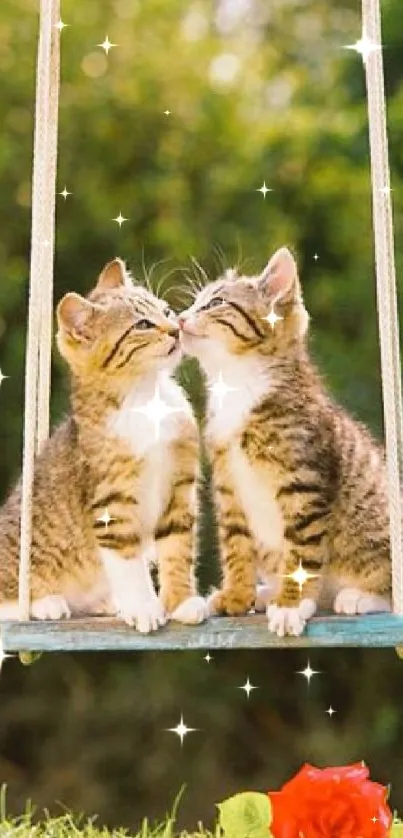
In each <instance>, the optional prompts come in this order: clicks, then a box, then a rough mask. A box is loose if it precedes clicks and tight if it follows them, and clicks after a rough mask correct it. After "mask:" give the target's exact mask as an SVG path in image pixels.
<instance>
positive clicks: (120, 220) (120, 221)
mask: <svg viewBox="0 0 403 838" xmlns="http://www.w3.org/2000/svg"><path fill="white" fill-rule="evenodd" d="M128 220H129V219H128V218H125V217H124V215H122V213H121V212H120V213H119V215H117V216H116V218H112V221H116V223H117V224H119V227H121V226H122V224H124V223H125V221H128Z"/></svg>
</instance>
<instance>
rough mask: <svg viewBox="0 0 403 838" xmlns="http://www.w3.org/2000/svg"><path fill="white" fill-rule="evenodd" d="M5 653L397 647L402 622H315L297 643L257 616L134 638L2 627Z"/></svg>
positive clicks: (111, 632)
mask: <svg viewBox="0 0 403 838" xmlns="http://www.w3.org/2000/svg"><path fill="white" fill-rule="evenodd" d="M0 625H1V636H2V642H3V647H4V650H5V651H6V652H18V651H20V650H26V651H44V652H63V651H65V652H84V651H100V650H101V651H102V650H103V651H112V650H116V651H120V652H123V651H132V650H140V651H147V650H148V651H159V650H161V651H162V650H174V649H279V648H303V647H315V646H317V647H326V646H327V647H332V646H366V647H372V646H373V647H375V646H378V647H382V646H383V647H388V646H390V647H393V646H398V645H402V646H403V617H397V616H395V615H394V614H376V615H375V614H374V615H367V616H364V617H333V616H329V617H327V616H326V617H318V618H315V619H313V620H312V621H311V622H310V623H309V625H308V629H307V631H306V633H305V634H303V635H302V636H301V637H287V638H279V637H277V636H276V635H273V634H270V633H269V631H268V629H267V623H266V619H265V617H264V616H262V615H254V614H253V615H247V616H245V617H239V618H233V617H220V618H217V617H216V618H214V619H211V620H209V621H208V622H206V623H203V624H202V625H200V626H181V625H178V624H177V623H170V624H169V625H168V626H166V627H164V628H163V629H160V630H159V631H158V632H153V633H152V634H146V635H144V634H139V633H138V632H136V631H135V630H134V629H130V628H129V627H128V626H126V625H124V624H123V623H120V622H118V621H117V620H108V619H104V618H96V619H91V620H84V619H83V620H65V621H60V622H59V621H57V622H35V621H32V622H30V623H18V622H3V623H0Z"/></svg>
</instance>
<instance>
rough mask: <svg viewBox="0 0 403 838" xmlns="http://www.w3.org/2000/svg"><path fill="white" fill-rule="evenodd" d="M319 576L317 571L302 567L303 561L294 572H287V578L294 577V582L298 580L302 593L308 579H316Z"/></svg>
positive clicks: (285, 575)
mask: <svg viewBox="0 0 403 838" xmlns="http://www.w3.org/2000/svg"><path fill="white" fill-rule="evenodd" d="M317 576H318V574H317V573H308V572H307V571H306V570H304V568H303V567H302V564H301V562H300V563H299V565H298V567H297V569H296V570H294V572H293V573H285V574H284V578H285V579H292V581H293V582H296V583H297V585H298V587H299V592H300V593H302V588H303V587H304V585H305V584H306V582H308V579H316V578H317Z"/></svg>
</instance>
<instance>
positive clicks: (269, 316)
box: [263, 307, 283, 329]
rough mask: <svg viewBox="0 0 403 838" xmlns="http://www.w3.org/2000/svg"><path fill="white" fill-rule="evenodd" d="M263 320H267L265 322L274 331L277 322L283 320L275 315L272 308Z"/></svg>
mask: <svg viewBox="0 0 403 838" xmlns="http://www.w3.org/2000/svg"><path fill="white" fill-rule="evenodd" d="M263 320H267V322H268V323H270V326H271V327H272V329H274V327H275V325H276V323H277V321H278V320H283V318H282V317H280V316H279V315H278V314H276V312H275V311H274V308H273V307H272V308H271V309H270V311H269V314H267V315H266V317H264V318H263Z"/></svg>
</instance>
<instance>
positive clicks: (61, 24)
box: [55, 18, 70, 32]
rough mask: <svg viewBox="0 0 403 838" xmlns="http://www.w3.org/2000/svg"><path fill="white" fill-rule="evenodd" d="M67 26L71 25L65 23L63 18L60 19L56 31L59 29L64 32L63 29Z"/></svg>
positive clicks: (56, 24)
mask: <svg viewBox="0 0 403 838" xmlns="http://www.w3.org/2000/svg"><path fill="white" fill-rule="evenodd" d="M66 26H70V24H69V23H63V21H62V19H61V18H59V20H58V22H57V23H55V29H58V30H59V32H63V29H65V28H66Z"/></svg>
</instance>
